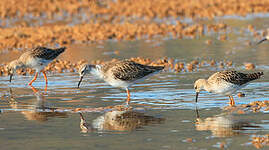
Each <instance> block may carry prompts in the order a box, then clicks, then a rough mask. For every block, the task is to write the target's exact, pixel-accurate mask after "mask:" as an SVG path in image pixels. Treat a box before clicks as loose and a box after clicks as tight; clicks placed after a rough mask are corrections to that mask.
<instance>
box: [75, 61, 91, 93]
mask: <svg viewBox="0 0 269 150" xmlns="http://www.w3.org/2000/svg"><path fill="white" fill-rule="evenodd" d="M93 68H94V65H89V64H82V65H81V66H80V67H79V70H78V73H79V76H80V80H79V82H78V88H79V85H80V83H81V82H82V79H83V77H84V76H85V75H86V74H89V73H90V72H91V71H92V69H93Z"/></svg>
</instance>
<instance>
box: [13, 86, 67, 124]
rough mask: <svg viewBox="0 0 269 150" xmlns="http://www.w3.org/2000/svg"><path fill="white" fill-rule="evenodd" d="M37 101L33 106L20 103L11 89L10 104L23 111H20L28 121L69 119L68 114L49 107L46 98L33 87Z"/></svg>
mask: <svg viewBox="0 0 269 150" xmlns="http://www.w3.org/2000/svg"><path fill="white" fill-rule="evenodd" d="M31 88H32V90H33V93H34V95H35V96H36V101H35V102H34V103H33V104H25V103H19V102H17V101H16V99H15V98H14V95H13V92H12V89H11V88H10V89H9V92H10V99H9V103H10V106H11V107H12V108H13V109H16V110H22V111H20V112H21V113H22V114H23V115H24V116H25V118H26V119H27V120H36V121H40V122H44V121H47V120H48V118H50V117H67V113H66V112H61V111H58V110H57V108H51V107H49V104H48V103H47V102H46V98H45V96H44V95H43V94H42V93H41V92H39V91H38V90H37V89H36V88H35V87H33V86H31Z"/></svg>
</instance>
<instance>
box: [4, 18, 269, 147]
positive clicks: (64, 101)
mask: <svg viewBox="0 0 269 150" xmlns="http://www.w3.org/2000/svg"><path fill="white" fill-rule="evenodd" d="M257 20H260V19H259V18H253V19H245V20H243V19H240V20H238V19H237V18H236V19H233V18H227V19H224V20H221V21H223V22H225V23H228V24H231V25H233V26H234V28H233V30H236V29H237V28H239V29H241V27H242V26H247V24H250V23H253V24H255V26H258V27H260V28H261V29H263V28H266V27H268V24H266V22H268V19H267V18H265V19H264V20H262V21H260V22H259V24H258V22H257ZM235 33H236V34H235ZM227 34H228V40H227V41H224V42H221V41H219V40H217V38H218V35H217V34H216V35H215V34H210V33H208V35H207V36H205V37H201V38H197V39H183V40H173V39H169V38H167V39H165V40H162V39H158V38H156V39H155V40H141V41H131V42H116V41H108V42H104V43H99V44H88V45H80V44H74V45H72V46H71V47H70V48H68V50H67V52H66V53H64V54H63V55H62V56H61V57H60V58H62V59H67V60H71V61H73V62H75V61H78V60H80V59H86V60H89V61H90V60H96V59H102V60H111V59H112V58H120V59H124V58H130V57H138V56H140V57H145V58H148V57H149V58H152V59H157V58H162V57H164V56H167V57H169V58H174V59H176V60H177V61H182V62H186V63H188V62H190V61H192V60H195V59H199V60H211V59H214V60H216V61H217V62H220V61H224V60H232V61H233V66H232V67H229V68H225V69H236V70H239V71H243V72H246V71H245V69H244V63H246V62H251V63H254V64H255V65H256V69H255V70H253V71H261V70H262V71H264V73H265V75H264V77H263V78H261V79H259V80H256V81H255V82H251V83H250V84H249V85H248V86H246V87H245V88H243V89H242V90H241V92H243V93H245V94H246V96H245V97H241V98H239V97H237V96H236V95H235V96H234V98H235V102H236V104H237V105H240V104H248V103H250V102H252V101H257V100H268V97H269V93H268V91H269V76H268V75H267V74H268V72H269V68H268V67H269V61H268V56H269V51H268V49H267V47H268V44H269V43H264V44H262V45H259V46H256V45H254V44H253V45H250V46H249V45H247V44H246V42H247V41H251V42H252V43H255V42H256V41H257V40H258V39H252V36H251V35H250V33H249V32H248V31H243V32H242V33H238V34H237V32H231V33H227ZM206 39H211V40H212V41H213V44H212V45H207V44H205V40H206ZM78 50H80V53H77V51H78ZM115 51H118V52H119V54H117V53H114V52H115ZM12 53H13V52H10V53H5V54H1V55H0V59H1V62H7V61H10V59H13V58H14V57H16V55H19V54H20V53H17V54H16V55H14V54H12ZM9 56H13V57H9ZM218 70H221V69H220V68H219V67H210V66H205V67H202V68H198V69H197V70H195V71H194V72H179V73H175V72H171V71H165V72H161V73H160V74H157V75H155V76H153V77H151V78H149V79H147V80H145V81H144V82H141V83H139V84H136V85H134V86H133V87H132V88H131V89H130V91H131V106H132V108H133V110H130V111H127V112H126V115H123V114H125V112H119V111H115V110H114V109H113V110H112V109H110V107H107V106H116V105H121V104H122V103H124V102H125V100H126V93H125V91H124V90H122V89H118V88H113V87H111V86H109V85H107V84H106V83H104V82H103V81H100V80H98V79H96V78H94V77H92V76H88V77H87V78H85V79H84V81H83V82H82V84H81V87H80V88H79V89H78V88H76V87H77V82H78V80H79V79H78V74H77V73H69V72H65V73H48V78H49V84H48V89H47V91H45V90H44V79H43V77H42V75H41V76H40V77H39V78H38V80H37V81H36V82H34V84H33V86H34V88H33V89H32V88H31V87H30V86H28V85H27V83H28V82H29V81H30V80H31V78H32V76H15V77H14V80H13V82H12V83H9V82H8V77H0V97H1V101H0V110H1V113H0V116H1V117H0V135H1V136H0V145H1V149H28V150H29V149H78V148H86V147H87V148H95V149H97V148H98V149H179V148H181V149H183V148H184V149H213V148H220V147H224V148H229V149H236V148H238V149H243V148H244V149H254V148H255V147H254V146H253V145H252V144H251V138H252V137H253V136H255V135H265V134H268V133H269V124H268V122H269V120H267V119H266V118H267V117H266V116H267V113H268V111H262V112H259V113H253V112H251V111H249V112H247V113H246V114H238V113H234V112H231V111H229V110H224V107H225V106H228V102H229V100H228V97H225V96H222V95H214V94H208V93H206V92H203V93H201V94H200V97H199V102H198V103H197V104H195V103H194V102H193V101H194V97H195V93H194V90H193V82H194V81H195V80H196V79H198V78H207V77H208V76H209V75H210V74H212V73H214V72H216V71H218ZM251 72H252V71H251ZM196 109H198V110H199V117H200V118H198V119H197V112H196ZM78 111H81V112H82V114H83V116H84V118H85V119H86V121H87V123H88V124H89V128H90V131H89V132H87V133H82V132H81V130H80V126H79V125H80V115H79V114H78ZM111 111H112V112H111ZM130 114H132V115H130ZM109 118H110V120H109ZM113 118H114V119H113ZM106 119H107V120H106ZM196 121H198V122H196ZM195 122H196V123H195ZM25 143H27V144H26V146H22V145H25Z"/></svg>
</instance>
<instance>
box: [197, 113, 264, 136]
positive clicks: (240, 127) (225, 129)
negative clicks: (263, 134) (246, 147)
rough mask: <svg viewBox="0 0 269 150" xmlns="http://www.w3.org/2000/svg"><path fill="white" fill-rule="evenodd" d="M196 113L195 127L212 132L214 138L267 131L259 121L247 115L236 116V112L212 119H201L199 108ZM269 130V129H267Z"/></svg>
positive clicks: (219, 115) (222, 114)
mask: <svg viewBox="0 0 269 150" xmlns="http://www.w3.org/2000/svg"><path fill="white" fill-rule="evenodd" d="M195 112H196V116H197V118H196V123H195V127H196V130H197V131H211V133H212V136H214V137H231V136H235V135H240V134H253V131H255V132H258V131H261V130H265V128H263V127H262V126H260V125H258V123H257V120H255V119H252V118H250V117H248V116H247V115H242V114H236V113H234V112H223V113H221V114H218V115H214V116H212V117H207V118H204V119H202V118H200V114H199V110H198V108H196V109H195ZM267 130H268V129H267Z"/></svg>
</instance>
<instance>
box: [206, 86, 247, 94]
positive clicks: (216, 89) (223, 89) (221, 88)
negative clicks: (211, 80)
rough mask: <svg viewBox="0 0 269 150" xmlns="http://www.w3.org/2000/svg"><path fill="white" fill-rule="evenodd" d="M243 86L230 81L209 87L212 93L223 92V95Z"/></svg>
mask: <svg viewBox="0 0 269 150" xmlns="http://www.w3.org/2000/svg"><path fill="white" fill-rule="evenodd" d="M242 87H243V86H239V85H235V84H232V83H226V84H218V85H214V86H213V87H212V88H211V92H212V93H217V94H223V95H231V94H233V93H234V92H236V91H237V90H239V89H241V88H242Z"/></svg>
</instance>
